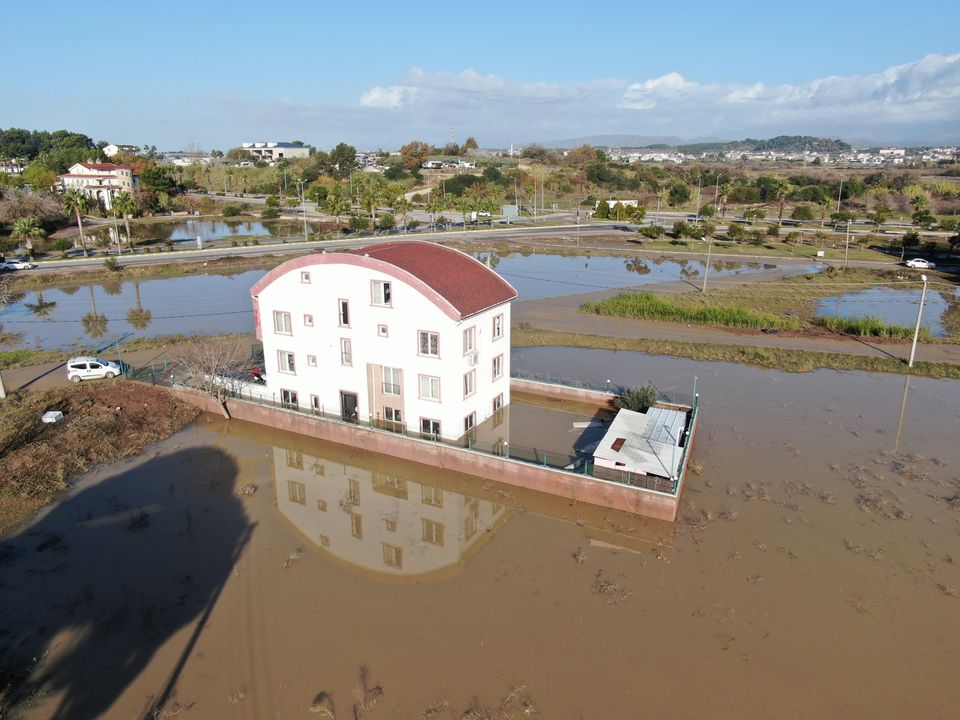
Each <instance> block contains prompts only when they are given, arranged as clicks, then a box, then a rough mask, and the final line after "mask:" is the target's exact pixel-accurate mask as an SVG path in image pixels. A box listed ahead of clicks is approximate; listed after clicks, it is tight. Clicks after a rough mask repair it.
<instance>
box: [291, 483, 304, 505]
mask: <svg viewBox="0 0 960 720" xmlns="http://www.w3.org/2000/svg"><path fill="white" fill-rule="evenodd" d="M287 497H288V498H290V502H294V503H297V504H298V505H306V504H307V486H306V485H304V484H303V483H302V482H297V481H295V480H287Z"/></svg>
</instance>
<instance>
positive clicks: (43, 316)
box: [0, 223, 816, 350]
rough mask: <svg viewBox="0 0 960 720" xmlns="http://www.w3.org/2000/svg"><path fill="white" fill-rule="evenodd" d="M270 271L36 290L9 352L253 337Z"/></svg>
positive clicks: (552, 287) (678, 273)
mask: <svg viewBox="0 0 960 720" xmlns="http://www.w3.org/2000/svg"><path fill="white" fill-rule="evenodd" d="M209 224H211V225H217V226H220V225H222V226H225V227H234V226H236V225H238V224H237V223H209ZM241 225H251V226H256V225H259V223H241ZM483 257H486V255H484V256H483ZM490 264H491V265H492V266H494V267H495V269H496V270H497V272H499V273H501V274H502V275H503V276H504V277H505V278H506V279H507V281H508V282H510V283H511V284H512V285H513V286H514V287H516V288H517V290H518V292H519V293H520V299H521V300H529V299H533V298H542V297H554V296H559V295H569V294H571V293H578V292H589V291H590V290H591V289H598V288H613V287H625V286H632V285H640V284H646V283H652V282H665V281H671V280H677V279H687V280H691V281H692V279H693V278H695V277H696V276H698V275H699V274H700V273H701V272H702V270H703V263H702V262H700V261H697V260H666V259H663V258H650V259H640V258H630V259H627V258H616V257H588V256H574V257H563V256H556V255H530V256H523V255H520V254H514V255H505V256H502V257H500V256H496V260H494V259H493V256H491V260H490ZM773 267H776V266H775V265H764V264H761V263H743V262H729V261H724V260H719V261H716V262H712V263H711V265H710V272H711V274H712V275H711V276H712V277H735V276H738V275H748V274H750V273H753V272H759V271H761V270H765V269H770V268H773ZM785 267H788V268H789V271H790V272H791V273H802V272H813V271H814V270H815V269H816V268H813V267H811V266H808V265H802V264H795V265H787V266H785ZM265 273H266V271H265V270H249V271H246V272H242V273H237V274H236V275H229V276H228V275H195V276H190V277H180V278H166V279H156V280H141V281H137V282H134V281H122V280H117V281H116V282H113V283H101V284H94V285H84V286H82V287H81V286H78V285H74V286H71V287H54V288H51V289H49V290H44V291H31V292H29V293H26V294H24V295H22V296H20V297H15V298H13V302H11V303H10V304H9V306H8V307H7V308H6V309H5V310H3V311H2V312H0V325H2V326H3V329H4V331H6V332H8V333H16V334H17V336H18V340H17V341H16V342H14V343H10V344H8V347H10V348H15V347H24V348H42V349H48V348H49V349H61V350H67V349H78V350H79V349H83V350H87V349H95V348H100V347H103V346H105V345H108V344H110V343H112V342H114V341H115V340H118V339H121V338H124V337H128V336H129V337H156V336H161V335H172V334H177V333H181V334H186V335H189V334H193V333H198V334H217V333H234V332H252V331H253V311H252V309H251V305H250V288H251V287H252V286H253V284H254V283H256V282H257V280H259V279H260V278H261V277H263V275H264V274H265Z"/></svg>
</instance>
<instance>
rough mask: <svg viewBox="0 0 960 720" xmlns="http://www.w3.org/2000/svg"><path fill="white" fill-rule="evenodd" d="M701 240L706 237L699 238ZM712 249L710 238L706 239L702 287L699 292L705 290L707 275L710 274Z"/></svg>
mask: <svg viewBox="0 0 960 720" xmlns="http://www.w3.org/2000/svg"><path fill="white" fill-rule="evenodd" d="M700 239H701V240H706V238H700ZM711 250H713V242H712V240H707V264H706V266H704V268H703V289H701V290H700V292H701V293H705V292H707V275H709V274H710V251H711Z"/></svg>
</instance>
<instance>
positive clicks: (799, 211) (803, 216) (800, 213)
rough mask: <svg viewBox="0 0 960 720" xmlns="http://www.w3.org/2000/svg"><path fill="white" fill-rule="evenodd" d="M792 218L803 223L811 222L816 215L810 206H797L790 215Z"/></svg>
mask: <svg viewBox="0 0 960 720" xmlns="http://www.w3.org/2000/svg"><path fill="white" fill-rule="evenodd" d="M790 217H791V218H793V219H794V220H799V221H801V222H810V221H812V220H813V219H814V217H816V215H815V214H814V212H813V208H812V207H811V206H810V205H797V206H796V207H795V208H794V209H793V212H792V213H790Z"/></svg>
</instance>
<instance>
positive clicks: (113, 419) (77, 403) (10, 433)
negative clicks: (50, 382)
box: [0, 381, 197, 535]
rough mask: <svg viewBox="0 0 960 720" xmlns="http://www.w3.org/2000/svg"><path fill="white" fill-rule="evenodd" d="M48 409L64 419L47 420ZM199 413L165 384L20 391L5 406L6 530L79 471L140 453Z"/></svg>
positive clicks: (2, 509)
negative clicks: (49, 422)
mask: <svg viewBox="0 0 960 720" xmlns="http://www.w3.org/2000/svg"><path fill="white" fill-rule="evenodd" d="M47 410H59V411H61V412H62V413H63V416H64V418H63V420H62V421H61V422H58V423H55V424H45V423H43V422H42V421H41V419H40V418H41V416H42V415H43V413H44V412H46V411H47ZM196 416H197V411H196V410H195V409H194V408H192V407H190V406H188V405H186V404H185V403H182V402H180V401H179V400H177V399H176V398H174V397H173V396H172V395H170V394H169V393H168V392H166V391H165V390H162V389H159V388H155V387H151V386H149V385H142V384H140V383H136V382H128V381H114V382H109V381H104V382H97V383H89V384H83V385H78V386H72V387H58V388H53V389H51V390H48V391H46V392H43V393H35V392H34V393H17V394H14V395H12V396H11V397H9V398H8V399H7V400H6V401H4V402H3V403H2V404H0V535H3V534H5V533H7V532H8V531H10V530H11V529H12V528H14V527H16V526H17V525H18V524H19V523H21V522H23V520H25V519H26V518H28V517H29V516H30V515H32V514H33V513H34V512H36V511H37V510H38V509H39V508H40V507H42V506H43V505H45V504H47V503H49V502H51V501H52V500H54V499H55V498H56V496H57V495H58V494H59V493H61V492H63V491H64V490H65V489H67V487H68V486H69V480H70V478H71V477H73V476H75V475H77V474H78V473H81V472H83V471H84V470H86V469H88V468H89V467H91V466H93V465H96V464H99V463H109V462H114V461H116V460H119V459H121V458H127V457H133V456H136V455H139V454H140V453H141V452H143V449H144V448H145V447H146V446H147V445H149V444H150V443H154V442H157V441H158V440H162V439H164V438H166V437H169V436H170V435H172V434H173V433H175V432H177V431H178V430H180V429H181V428H182V427H184V425H186V424H187V423H189V422H190V421H192V420H193V419H194V418H195V417H196Z"/></svg>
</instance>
